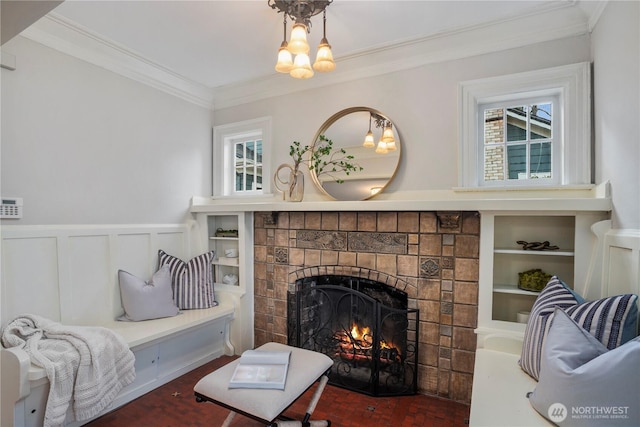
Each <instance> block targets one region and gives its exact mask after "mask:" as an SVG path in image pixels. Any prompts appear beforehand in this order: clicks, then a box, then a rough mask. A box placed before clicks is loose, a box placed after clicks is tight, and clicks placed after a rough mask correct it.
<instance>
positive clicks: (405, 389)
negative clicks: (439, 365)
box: [288, 275, 420, 396]
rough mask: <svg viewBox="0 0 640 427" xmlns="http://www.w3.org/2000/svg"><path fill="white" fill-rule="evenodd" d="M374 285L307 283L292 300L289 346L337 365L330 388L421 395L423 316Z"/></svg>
mask: <svg viewBox="0 0 640 427" xmlns="http://www.w3.org/2000/svg"><path fill="white" fill-rule="evenodd" d="M407 301H408V298H407V294H406V292H403V291H401V290H398V289H395V288H393V287H391V286H388V285H386V284H383V283H380V282H376V281H373V280H369V279H363V278H359V277H350V276H338V275H325V276H316V277H306V278H304V279H299V280H297V281H296V283H295V289H294V291H293V292H290V293H289V294H288V340H289V345H293V346H297V347H301V348H305V349H309V350H314V351H318V352H320V353H324V354H326V355H327V356H329V357H330V358H331V359H332V360H333V366H332V368H331V372H330V375H329V383H330V384H333V385H336V386H339V387H343V388H347V389H349V390H354V391H358V392H361V393H365V394H369V395H373V396H399V395H409V394H415V393H416V392H417V360H418V340H417V338H418V325H419V323H420V322H419V320H420V319H419V311H418V310H416V309H409V308H408V306H407V305H408V304H407Z"/></svg>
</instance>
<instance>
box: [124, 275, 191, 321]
mask: <svg viewBox="0 0 640 427" xmlns="http://www.w3.org/2000/svg"><path fill="white" fill-rule="evenodd" d="M118 282H119V284H120V298H121V300H122V307H123V308H124V315H123V316H121V317H120V318H119V319H118V320H131V321H139V320H148V319H158V318H161V317H171V316H175V315H176V314H178V313H179V311H180V310H179V309H178V307H177V306H176V304H175V303H174V302H173V292H172V290H171V272H170V271H169V267H168V266H164V267H162V268H160V270H158V271H157V272H156V273H155V274H154V275H153V277H151V280H149V281H148V282H145V281H144V280H143V279H140V278H139V277H136V276H134V275H133V274H131V273H127V272H126V271H123V270H119V271H118Z"/></svg>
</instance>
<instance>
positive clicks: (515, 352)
mask: <svg viewBox="0 0 640 427" xmlns="http://www.w3.org/2000/svg"><path fill="white" fill-rule="evenodd" d="M521 349H522V340H521V339H518V338H514V337H506V336H500V335H489V336H487V337H485V339H484V347H483V348H478V349H476V361H475V367H474V373H473V389H472V395H471V416H470V424H471V425H472V426H477V427H481V426H486V427H519V426H522V427H534V426H549V425H551V424H550V423H549V422H548V421H547V420H546V419H545V418H544V417H542V416H541V415H540V414H538V413H537V412H536V410H535V409H533V407H532V406H531V405H530V404H529V399H527V393H529V392H531V391H533V389H535V388H536V384H537V383H536V380H534V379H533V378H531V377H530V376H529V375H527V374H526V373H525V372H524V371H523V370H522V369H520V365H519V364H518V360H519V359H520V353H521Z"/></svg>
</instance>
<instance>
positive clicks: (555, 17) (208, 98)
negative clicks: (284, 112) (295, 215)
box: [21, 1, 606, 109]
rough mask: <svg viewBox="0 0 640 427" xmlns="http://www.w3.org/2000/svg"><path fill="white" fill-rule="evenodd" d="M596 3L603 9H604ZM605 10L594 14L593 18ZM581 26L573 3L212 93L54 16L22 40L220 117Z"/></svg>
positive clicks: (580, 30)
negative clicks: (300, 75) (219, 112)
mask: <svg viewBox="0 0 640 427" xmlns="http://www.w3.org/2000/svg"><path fill="white" fill-rule="evenodd" d="M602 3H603V4H604V5H606V1H603V2H602ZM604 5H602V7H599V8H598V9H599V11H600V12H599V13H602V10H603V9H604ZM599 13H598V14H597V15H598V16H599ZM588 18H589V17H586V16H585V14H584V13H583V12H582V11H581V10H580V9H579V7H577V6H576V4H575V2H566V3H565V2H562V3H558V2H553V3H547V4H546V5H545V6H540V7H537V8H536V9H535V10H532V11H531V12H530V13H528V14H520V15H517V16H511V17H507V18H505V19H501V20H499V21H493V22H489V23H486V24H482V25H476V26H472V27H465V28H460V29H457V30H453V31H447V32H443V33H440V34H436V35H434V36H429V37H425V38H420V39H414V40H406V41H403V42H400V43H394V44H389V45H383V46H378V47H376V48H374V49H368V50H365V51H361V52H356V53H353V54H350V55H346V56H343V57H337V58H336V63H337V65H338V67H337V69H336V70H335V71H333V72H331V73H328V74H324V73H316V75H315V77H314V78H313V79H310V80H297V79H292V78H290V77H288V76H283V75H281V74H278V73H274V74H271V75H269V76H266V77H263V78H259V79H254V80H250V81H246V82H242V83H238V84H232V85H225V86H221V87H217V88H208V87H206V86H204V85H202V84H199V83H197V82H194V81H192V80H189V79H187V78H185V77H183V76H181V75H179V74H177V73H175V72H173V71H171V70H169V69H167V68H165V67H163V66H161V65H160V64H157V63H155V62H153V61H151V60H149V59H147V58H145V57H144V56H142V55H140V54H138V53H136V52H133V51H132V50H130V49H129V48H127V47H126V46H123V45H120V44H118V43H116V42H114V41H111V40H108V39H105V38H104V37H102V36H100V35H98V34H97V33H95V32H92V31H91V30H89V29H88V28H85V27H83V26H81V25H79V24H77V23H75V22H73V21H71V20H68V19H66V18H64V17H62V16H60V15H58V14H56V13H49V14H48V15H46V16H44V17H43V18H42V19H40V20H39V21H38V22H36V23H35V24H33V25H32V26H31V27H29V28H27V29H26V30H25V31H23V32H22V33H21V35H22V36H24V37H27V38H29V39H31V40H33V41H35V42H38V43H41V44H43V45H45V46H48V47H50V48H53V49H56V50H58V51H60V52H63V53H66V54H68V55H71V56H74V57H76V58H79V59H82V60H84V61H87V62H89V63H91V64H94V65H97V66H99V67H101V68H104V69H106V70H109V71H112V72H114V73H118V74H120V75H123V76H125V77H128V78H131V79H133V80H135V81H138V82H140V83H143V84H146V85H149V86H151V87H154V88H156V89H159V90H161V91H164V92H166V93H168V94H171V95H173V96H176V97H179V98H181V99H183V100H186V101H188V102H191V103H194V104H196V105H198V106H201V107H205V108H209V109H214V108H215V109H222V108H227V107H231V106H235V105H241V104H245V103H249V102H254V101H258V100H262V99H266V98H270V97H275V96H282V95H289V94H292V93H296V92H300V91H304V90H309V89H314V88H319V87H324V86H328V85H333V84H337V83H343V82H348V81H352V80H357V79H362V78H367V77H373V76H377V75H383V74H388V73H392V72H396V71H400V70H405V69H411V68H415V67H419V66H422V65H427V64H432V63H437V62H442V61H450V60H455V59H461V58H465V57H469V56H475V55H481V54H487V53H491V52H498V51H502V50H506V49H512V48H517V47H522V46H526V45H530V44H534V43H540V42H545V41H551V40H556V39H561V38H566V37H572V36H578V35H583V34H587V33H589V31H590V30H591V24H592V21H591V20H590V19H588ZM596 21H597V19H596ZM593 24H594V25H595V21H594V22H593Z"/></svg>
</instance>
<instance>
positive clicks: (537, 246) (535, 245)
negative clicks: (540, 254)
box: [516, 240, 560, 251]
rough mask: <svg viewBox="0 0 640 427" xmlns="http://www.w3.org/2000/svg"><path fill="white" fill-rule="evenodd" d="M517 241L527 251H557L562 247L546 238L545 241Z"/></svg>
mask: <svg viewBox="0 0 640 427" xmlns="http://www.w3.org/2000/svg"><path fill="white" fill-rule="evenodd" d="M516 243H517V244H519V245H522V249H523V250H525V251H557V250H558V249H560V248H559V247H557V246H555V245H551V244H550V243H549V242H548V241H546V240H545V241H544V242H525V241H524V240H518V241H517V242H516Z"/></svg>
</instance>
